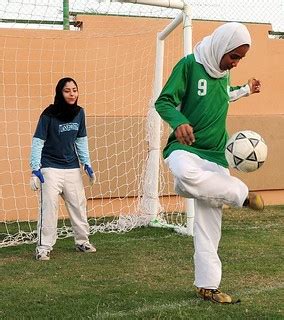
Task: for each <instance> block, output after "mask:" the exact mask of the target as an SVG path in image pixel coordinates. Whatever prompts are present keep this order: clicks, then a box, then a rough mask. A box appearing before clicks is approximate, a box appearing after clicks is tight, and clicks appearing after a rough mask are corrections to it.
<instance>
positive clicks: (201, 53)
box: [155, 22, 264, 303]
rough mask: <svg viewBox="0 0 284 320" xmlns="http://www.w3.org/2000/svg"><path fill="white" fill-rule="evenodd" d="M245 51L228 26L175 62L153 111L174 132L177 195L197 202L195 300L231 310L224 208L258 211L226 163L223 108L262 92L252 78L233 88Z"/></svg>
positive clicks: (242, 30)
mask: <svg viewBox="0 0 284 320" xmlns="http://www.w3.org/2000/svg"><path fill="white" fill-rule="evenodd" d="M250 46H251V37H250V34H249V32H248V30H247V28H246V27H245V26H244V25H243V24H240V23H236V22H231V23H226V24H224V25H221V26H220V27H218V28H217V29H216V30H215V31H214V32H213V33H212V34H211V35H210V36H207V37H205V38H204V39H203V40H202V41H201V42H199V43H198V44H197V45H196V46H195V47H194V53H193V54H190V55H188V56H186V57H185V58H183V59H181V60H180V61H179V62H178V63H177V65H176V66H175V68H174V69H173V72H172V74H171V76H170V77H169V79H168V81H167V83H166V85H165V86H164V88H163V90H162V92H161V94H160V96H159V98H158V99H157V101H156V104H155V106H156V110H157V112H158V113H159V114H160V116H161V118H162V119H163V120H165V121H166V122H167V123H168V124H169V125H170V126H171V127H172V129H173V132H172V134H171V135H170V137H169V139H168V143H167V145H166V147H165V149H164V152H163V155H164V158H165V162H166V163H167V165H168V166H169V168H170V170H171V172H172V174H173V176H174V182H175V190H176V192H177V193H178V194H179V195H181V196H183V197H186V198H194V199H195V218H194V248H195V253H194V265H195V281H194V284H195V286H196V290H197V294H198V296H200V297H202V298H203V299H205V300H211V301H214V302H219V303H234V302H236V300H235V299H233V298H232V297H231V296H230V295H228V294H226V293H223V292H221V291H220V290H219V285H220V282H221V274H222V265H221V261H220V259H219V256H218V245H219V241H220V238H221V220H222V206H223V204H226V205H229V206H235V207H243V206H248V207H250V208H252V209H254V210H263V207H264V204H263V200H262V198H261V196H260V195H258V194H255V193H251V192H249V190H248V187H247V186H246V185H245V184H244V183H243V182H242V181H241V180H239V179H237V178H235V177H232V176H230V173H229V170H228V164H227V161H226V159H225V144H226V142H227V139H228V134H227V131H226V118H227V112H228V106H229V102H231V101H235V100H237V99H239V98H241V97H243V96H248V95H250V94H253V93H258V92H259V91H260V82H259V80H256V79H254V78H252V79H249V81H248V83H247V84H246V85H244V86H240V87H231V86H230V82H229V70H230V69H232V68H234V67H237V65H238V63H239V61H240V60H241V59H242V58H244V57H245V55H246V53H247V52H248V50H249V48H250Z"/></svg>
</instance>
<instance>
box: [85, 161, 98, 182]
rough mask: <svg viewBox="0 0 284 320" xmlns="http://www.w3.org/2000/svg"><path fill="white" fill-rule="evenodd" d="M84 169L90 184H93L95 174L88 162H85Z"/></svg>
mask: <svg viewBox="0 0 284 320" xmlns="http://www.w3.org/2000/svg"><path fill="white" fill-rule="evenodd" d="M84 170H85V172H86V174H87V175H88V176H89V182H90V186H93V185H94V183H95V182H96V176H95V173H94V171H93V169H92V167H90V166H89V165H88V164H85V165H84Z"/></svg>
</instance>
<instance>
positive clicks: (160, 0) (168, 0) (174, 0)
mask: <svg viewBox="0 0 284 320" xmlns="http://www.w3.org/2000/svg"><path fill="white" fill-rule="evenodd" d="M112 2H123V3H137V4H146V5H149V6H157V7H165V8H172V9H181V10H182V9H183V8H184V6H185V4H184V2H183V1H182V0H113V1H112Z"/></svg>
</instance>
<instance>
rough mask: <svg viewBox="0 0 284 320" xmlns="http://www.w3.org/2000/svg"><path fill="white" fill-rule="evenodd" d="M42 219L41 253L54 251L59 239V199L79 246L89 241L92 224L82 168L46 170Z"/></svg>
mask: <svg viewBox="0 0 284 320" xmlns="http://www.w3.org/2000/svg"><path fill="white" fill-rule="evenodd" d="M41 172H42V174H43V176H44V183H42V184H41V196H40V206H39V217H38V223H37V232H38V243H37V250H38V251H42V250H52V248H53V246H54V244H55V242H56V239H57V221H58V200H59V199H58V196H59V195H60V196H61V197H62V198H63V199H64V201H65V206H66V209H67V211H68V214H69V217H70V221H71V225H72V229H73V232H74V239H75V243H76V244H83V243H85V242H88V241H89V240H88V236H89V224H88V220H87V213H86V205H87V202H86V196H85V191H84V186H83V181H82V176H81V171H80V169H79V168H76V169H55V168H43V169H41Z"/></svg>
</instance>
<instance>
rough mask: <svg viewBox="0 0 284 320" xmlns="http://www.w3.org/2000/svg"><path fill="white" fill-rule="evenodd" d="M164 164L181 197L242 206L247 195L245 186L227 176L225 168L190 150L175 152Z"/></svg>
mask: <svg viewBox="0 0 284 320" xmlns="http://www.w3.org/2000/svg"><path fill="white" fill-rule="evenodd" d="M166 163H167V164H168V166H169V168H170V170H171V172H172V174H173V175H174V178H175V189H176V192H177V193H178V194H179V195H181V196H183V197H186V198H195V199H198V200H204V201H207V202H208V203H210V204H211V206H214V207H219V206H221V205H222V204H227V205H229V206H233V207H242V206H243V203H244V201H245V199H246V198H247V196H248V188H247V186H246V185H245V184H244V183H243V182H242V181H241V180H239V179H237V178H236V177H232V176H230V173H229V170H228V169H226V168H224V167H222V166H219V165H217V164H216V163H214V162H210V161H207V160H204V159H201V158H200V157H198V156H197V155H195V154H193V153H190V152H187V151H183V150H177V151H174V152H172V153H171V154H170V156H169V157H168V158H167V159H166Z"/></svg>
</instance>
